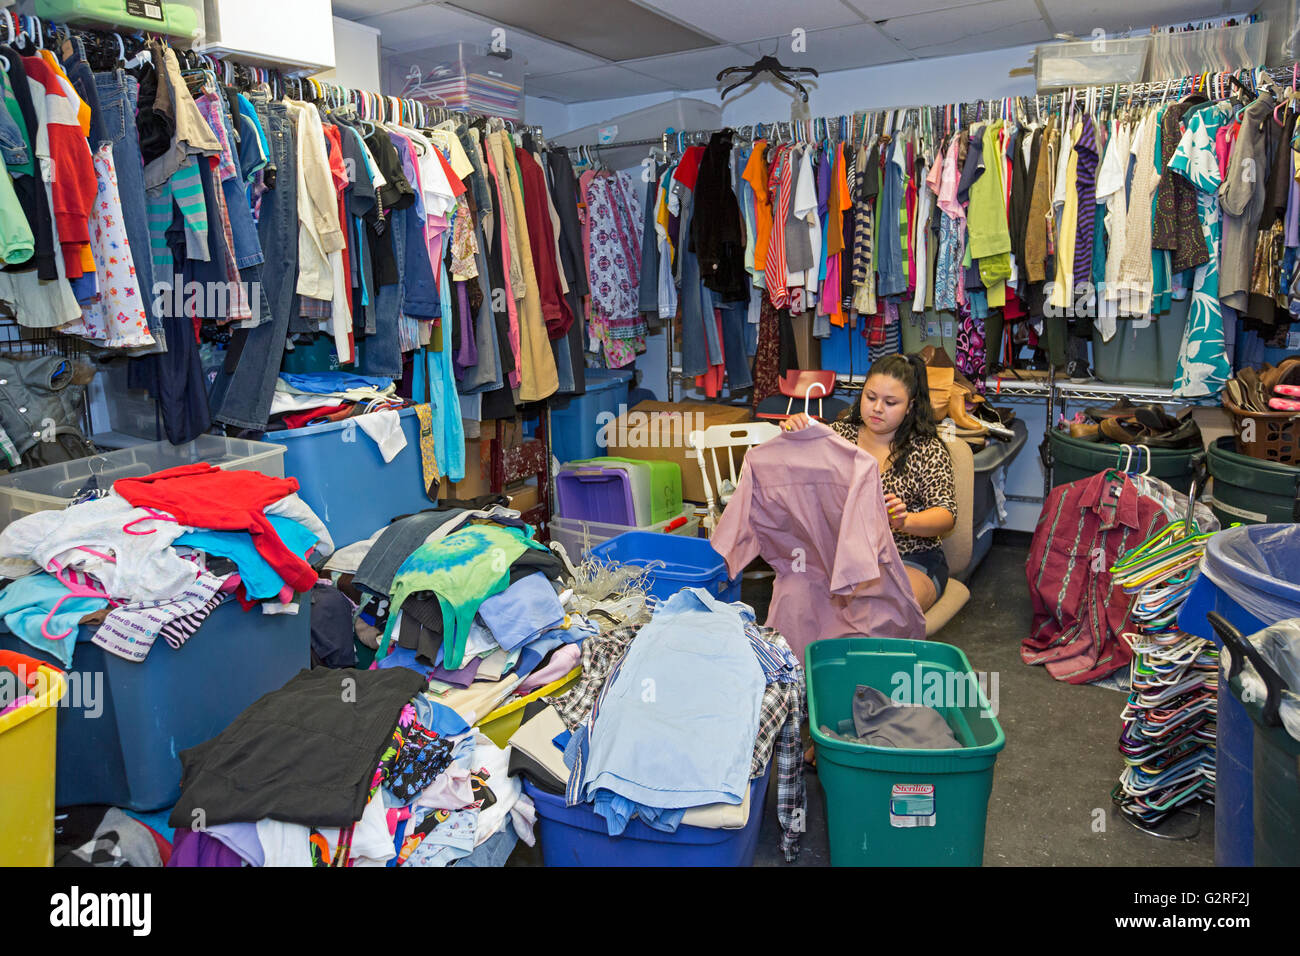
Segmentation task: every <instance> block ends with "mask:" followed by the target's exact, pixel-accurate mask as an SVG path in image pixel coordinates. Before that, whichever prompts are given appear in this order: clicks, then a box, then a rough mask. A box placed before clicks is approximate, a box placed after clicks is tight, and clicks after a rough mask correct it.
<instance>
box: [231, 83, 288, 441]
mask: <svg viewBox="0 0 1300 956" xmlns="http://www.w3.org/2000/svg"><path fill="white" fill-rule="evenodd" d="M253 102H254V104H255V108H256V109H257V113H258V117H259V119H261V121H262V127H263V129H265V130H266V138H267V145H268V146H269V147H270V161H271V162H272V163H274V164H275V166H276V170H277V172H276V181H275V188H274V189H271V190H269V191H268V192H267V193H266V194H265V195H264V196H263V197H262V215H261V220H260V221H259V222H258V226H257V232H258V237H259V241H260V245H261V248H262V249H263V250H265V252H266V261H265V262H264V263H263V265H262V266H261V277H262V292H263V293H264V295H265V301H266V308H267V313H266V314H264V315H263V316H262V321H261V324H260V325H258V326H257V327H256V328H253V329H239V330H237V331H236V332H235V333H234V335H233V336H232V338H231V343H230V348H229V349H228V350H227V353H226V362H225V364H224V365H223V366H222V368H221V369H220V371H218V373H217V379H216V382H215V383H214V384H213V388H212V409H213V418H215V419H216V420H217V421H219V422H223V423H225V424H227V425H231V426H234V427H236V428H253V429H264V428H265V427H266V420H267V417H268V416H269V415H270V413H271V398H272V396H273V394H274V392H275V381H276V378H278V377H279V374H280V363H281V361H282V360H283V359H284V342H285V338H286V336H287V335H288V333H289V319H290V316H291V315H293V313H294V312H296V311H297V309H298V295H297V291H296V290H297V286H298V148H297V145H296V141H295V139H294V128H293V121H292V120H290V119H289V116H288V111H287V109H286V108H285V107H284V106H283V105H282V104H279V103H268V102H267V101H266V100H265V99H264V98H261V99H254V100H253Z"/></svg>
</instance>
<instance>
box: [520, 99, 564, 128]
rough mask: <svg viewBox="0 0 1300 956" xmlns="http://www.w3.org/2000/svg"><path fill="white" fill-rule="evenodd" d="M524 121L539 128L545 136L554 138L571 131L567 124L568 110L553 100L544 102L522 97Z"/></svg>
mask: <svg viewBox="0 0 1300 956" xmlns="http://www.w3.org/2000/svg"><path fill="white" fill-rule="evenodd" d="M524 121H525V122H527V123H530V124H532V125H533V126H540V127H541V128H542V131H543V132H545V133H546V134H547V135H550V136H554V135H555V134H556V133H563V132H565V131H566V130H570V129H573V124H572V123H570V122H569V108H568V107H567V106H565V105H564V104H563V103H557V102H555V101H554V100H544V99H541V98H540V97H537V96H528V95H527V94H525V95H524Z"/></svg>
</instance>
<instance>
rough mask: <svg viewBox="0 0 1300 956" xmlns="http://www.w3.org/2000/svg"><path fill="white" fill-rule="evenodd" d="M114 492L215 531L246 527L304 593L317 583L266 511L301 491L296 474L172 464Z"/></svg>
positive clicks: (124, 481)
mask: <svg viewBox="0 0 1300 956" xmlns="http://www.w3.org/2000/svg"><path fill="white" fill-rule="evenodd" d="M113 490H114V491H116V492H117V493H118V494H119V495H121V496H122V497H123V498H125V499H126V500H127V501H129V502H130V503H131V504H132V505H134V506H135V507H137V508H156V509H157V510H159V511H165V512H167V513H168V514H169V515H171V516H172V517H174V518H175V519H176V520H177V521H179V522H180V523H181V524H183V525H189V526H191V527H194V528H207V529H209V530H211V531H247V532H248V533H249V534H251V535H252V536H253V547H254V548H256V549H257V553H258V554H260V555H261V556H262V557H263V558H265V559H266V561H267V563H268V564H270V565H271V567H272V568H274V569H275V572H276V573H277V574H278V575H280V577H282V578H284V582H285V583H286V584H288V585H289V586H290V587H291V588H293V589H294V591H296V592H297V593H299V594H305V593H306V592H308V591H310V590H311V589H312V586H313V585H315V583H316V572H315V571H314V570H312V567H311V565H309V564H308V563H307V562H306V561H304V560H303V559H302V558H300V557H298V555H296V554H294V553H293V552H292V551H290V550H289V548H288V547H286V546H285V543H284V542H283V541H281V540H280V536H279V535H278V534H276V533H275V528H274V527H272V526H271V522H270V521H268V520H267V518H266V515H265V514H264V513H263V509H264V508H266V506H267V505H271V504H275V502H277V501H279V500H280V499H281V498H284V497H287V496H288V495H292V494H296V493H297V491H298V480H297V479H296V478H272V477H271V476H270V475H264V474H262V473H261V472H257V471H224V470H222V469H220V468H217V467H214V466H213V465H209V464H206V463H202V464H197V465H182V466H180V467H179V468H169V469H167V470H166V471H160V472H157V473H155V474H152V475H146V476H145V477H143V478H122V479H120V480H118V481H116V482H114V483H113Z"/></svg>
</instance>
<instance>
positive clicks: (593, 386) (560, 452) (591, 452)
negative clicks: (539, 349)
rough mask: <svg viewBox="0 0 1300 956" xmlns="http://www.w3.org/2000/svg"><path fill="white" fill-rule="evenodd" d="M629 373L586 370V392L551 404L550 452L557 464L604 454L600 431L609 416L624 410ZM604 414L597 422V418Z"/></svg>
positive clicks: (608, 370)
mask: <svg viewBox="0 0 1300 956" xmlns="http://www.w3.org/2000/svg"><path fill="white" fill-rule="evenodd" d="M631 381H632V373H631V372H625V371H621V370H619V369H604V368H589V369H587V391H586V393H585V394H583V395H573V396H571V397H569V398H567V399H565V398H555V399H552V404H551V451H552V453H553V454H554V455H555V458H556V460H557V461H559V462H561V463H563V462H566V461H577V460H578V459H580V458H595V457H597V456H599V455H603V454H605V450H606V445H604V444H602V443H601V431H602V430H603V426H604V424H605V422H608V421H610V420H611V419H610V416H611V415H612V416H613V417H614V418H617V417H618V416H619V415H621V414H623V413H624V412H626V411H627V410H628V404H627V389H628V383H629V382H631ZM604 413H607V414H605V417H604V419H603V420H601V421H597V418H598V416H601V415H602V414H604Z"/></svg>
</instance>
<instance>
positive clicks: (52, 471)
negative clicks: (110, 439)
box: [0, 435, 284, 528]
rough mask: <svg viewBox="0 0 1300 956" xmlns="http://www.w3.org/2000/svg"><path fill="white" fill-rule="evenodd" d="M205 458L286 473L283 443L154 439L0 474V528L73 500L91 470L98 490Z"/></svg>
mask: <svg viewBox="0 0 1300 956" xmlns="http://www.w3.org/2000/svg"><path fill="white" fill-rule="evenodd" d="M198 462H207V463H208V464H210V465H217V466H218V467H220V468H225V469H227V470H229V471H260V472H262V474H264V475H271V476H272V477H274V478H283V477H284V447H283V446H281V445H272V444H268V443H266V442H258V441H245V440H244V439H242V438H220V437H218V436H216V435H203V436H201V437H200V438H197V439H195V440H194V441H192V442H189V443H188V444H185V445H172V444H170V443H168V442H152V443H151V444H148V445H139V446H137V447H135V448H126V449H123V450H122V451H114V452H109V453H108V454H104V455H96V456H95V457H93V458H81V459H78V460H77V461H69V462H64V463H63V464H59V465H47V466H46V467H44V468H33V469H32V470H31V471H20V472H16V473H14V474H11V475H2V476H0V528H3V527H7V526H8V525H9V524H10V522H13V521H17V520H18V519H19V518H22V517H24V516H25V515H29V514H35V513H36V512H38V511H51V510H61V509H63V508H66V507H67V506H68V505H69V504H71V503H72V499H73V498H75V497H76V496H77V492H79V491H80V490H81V489H82V487H84V486H85V484H86V482H87V481H88V480H89V479H90V476H91V475H92V474H94V475H95V476H96V477H97V479H98V481H99V485H100V487H101V488H103V487H107V486H109V485H111V484H112V483H113V482H115V481H117V480H118V479H119V478H140V477H142V476H144V475H151V474H153V473H154V472H156V471H162V470H163V469H165V468H176V467H179V466H180V465H193V464H197V463H198Z"/></svg>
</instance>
